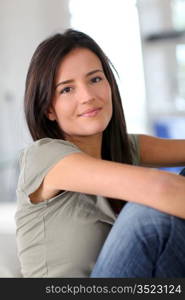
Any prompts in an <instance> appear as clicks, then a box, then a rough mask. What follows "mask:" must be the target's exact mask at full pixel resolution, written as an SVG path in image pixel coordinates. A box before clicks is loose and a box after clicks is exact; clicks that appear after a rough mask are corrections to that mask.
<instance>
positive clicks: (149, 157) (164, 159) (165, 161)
mask: <svg viewBox="0 0 185 300" xmlns="http://www.w3.org/2000/svg"><path fill="white" fill-rule="evenodd" d="M138 137H139V148H140V162H141V165H145V166H153V167H160V166H185V140H183V139H182V140H177V139H162V138H157V137H153V136H148V135H143V134H141V135H139V136H138Z"/></svg>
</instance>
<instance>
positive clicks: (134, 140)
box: [129, 134, 140, 165]
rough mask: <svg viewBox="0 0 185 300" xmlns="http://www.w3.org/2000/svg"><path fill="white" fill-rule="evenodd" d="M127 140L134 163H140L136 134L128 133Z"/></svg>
mask: <svg viewBox="0 0 185 300" xmlns="http://www.w3.org/2000/svg"><path fill="white" fill-rule="evenodd" d="M129 140H130V142H131V152H132V159H133V164H134V165H139V163H140V150H139V139H138V135H137V134H129Z"/></svg>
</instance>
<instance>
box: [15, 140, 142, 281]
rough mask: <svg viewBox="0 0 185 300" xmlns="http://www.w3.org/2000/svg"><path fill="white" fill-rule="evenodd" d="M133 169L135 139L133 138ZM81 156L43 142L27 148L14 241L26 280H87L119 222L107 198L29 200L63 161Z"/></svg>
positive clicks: (64, 145)
mask: <svg viewBox="0 0 185 300" xmlns="http://www.w3.org/2000/svg"><path fill="white" fill-rule="evenodd" d="M130 138H131V141H132V144H133V158H134V164H138V162H139V148H138V143H137V136H136V135H130ZM75 152H81V150H80V149H79V148H78V147H76V146H75V145H74V144H72V143H70V142H68V141H64V140H58V139H51V138H43V139H41V140H38V141H36V142H34V143H33V144H32V145H31V146H29V147H27V148H26V149H25V150H24V152H23V154H22V156H21V161H20V175H19V181H18V186H17V199H18V201H17V211H16V215H15V220H16V227H17V229H16V235H17V248H18V256H19V260H20V263H21V271H22V275H23V276H24V277H61V278H62V277H89V274H90V273H91V271H92V268H93V266H94V264H95V262H96V259H97V256H98V254H99V252H100V250H101V248H102V245H103V243H104V241H105V239H106V237H107V235H108V233H109V231H110V229H111V227H112V224H113V223H114V221H115V220H116V214H115V213H114V211H113V210H112V208H111V206H110V204H109V202H108V201H107V199H106V198H104V197H101V196H93V195H87V194H82V193H76V192H70V191H65V192H63V193H61V194H59V195H57V196H55V197H53V198H51V199H49V200H47V201H44V202H41V203H37V204H33V203H32V202H31V201H30V198H29V195H30V194H31V193H32V192H34V191H35V190H36V189H37V188H38V187H39V186H40V184H41V182H42V180H43V178H44V177H45V175H46V174H47V173H48V170H49V169H50V168H52V167H53V166H54V165H55V164H56V163H57V162H58V161H59V160H61V159H62V158H64V157H65V156H67V155H70V154H72V153H75Z"/></svg>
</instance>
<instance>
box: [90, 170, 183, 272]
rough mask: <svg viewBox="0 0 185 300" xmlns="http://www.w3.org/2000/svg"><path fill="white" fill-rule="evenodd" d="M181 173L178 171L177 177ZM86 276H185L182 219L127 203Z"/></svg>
mask: <svg viewBox="0 0 185 300" xmlns="http://www.w3.org/2000/svg"><path fill="white" fill-rule="evenodd" d="M184 174H185V170H184V171H181V175H184ZM90 277H109V278H119V277H120V278H134V277H137V278H153V277H158V278H172V277H173V278H180V277H181V278H183V277H185V220H184V219H181V218H178V217H174V216H172V215H168V214H165V213H162V212H160V211H158V210H155V209H153V208H150V207H147V206H144V205H140V204H135V203H127V204H126V205H125V206H124V208H123V209H122V211H121V212H120V214H119V216H118V218H117V220H116V221H115V223H114V225H113V227H112V229H111V231H110V233H109V235H108V237H107V239H106V241H105V243H104V246H103V248H102V250H101V252H100V254H99V257H98V259H97V262H96V264H95V266H94V268H93V271H92V273H91V275H90Z"/></svg>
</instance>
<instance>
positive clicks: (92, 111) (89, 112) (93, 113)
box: [80, 107, 101, 117]
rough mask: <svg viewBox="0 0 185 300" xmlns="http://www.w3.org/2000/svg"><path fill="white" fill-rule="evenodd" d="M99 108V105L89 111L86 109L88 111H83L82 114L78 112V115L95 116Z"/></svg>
mask: <svg viewBox="0 0 185 300" xmlns="http://www.w3.org/2000/svg"><path fill="white" fill-rule="evenodd" d="M100 110H101V108H100V107H99V108H95V109H92V110H90V111H88V112H85V113H83V114H80V117H94V116H96V115H97V114H98V113H99V111H100Z"/></svg>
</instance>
